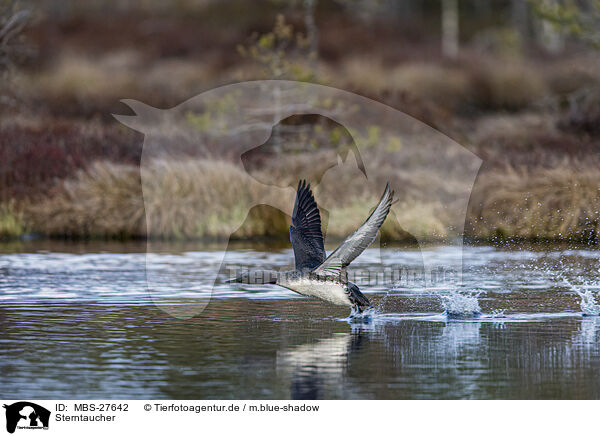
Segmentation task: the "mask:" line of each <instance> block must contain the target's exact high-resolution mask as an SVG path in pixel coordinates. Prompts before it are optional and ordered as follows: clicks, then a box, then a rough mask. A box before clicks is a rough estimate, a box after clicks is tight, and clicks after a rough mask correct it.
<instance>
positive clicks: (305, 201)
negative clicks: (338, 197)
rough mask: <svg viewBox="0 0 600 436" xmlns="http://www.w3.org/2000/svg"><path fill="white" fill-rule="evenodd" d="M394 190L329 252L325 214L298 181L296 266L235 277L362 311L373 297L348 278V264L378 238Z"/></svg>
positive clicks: (294, 234)
mask: <svg viewBox="0 0 600 436" xmlns="http://www.w3.org/2000/svg"><path fill="white" fill-rule="evenodd" d="M393 196H394V193H393V191H391V190H390V187H389V185H388V186H386V188H385V191H384V193H383V196H382V197H381V200H380V201H379V204H378V205H377V207H376V208H375V210H374V211H373V212H372V213H371V215H370V216H369V218H367V220H366V221H365V222H364V224H363V225H362V226H360V227H359V228H358V229H357V230H356V231H355V232H354V233H352V234H351V235H350V236H348V237H347V238H346V239H345V240H344V242H342V243H341V244H340V246H339V247H338V248H337V249H336V250H335V251H333V252H332V253H331V254H330V255H329V256H326V253H325V248H324V244H323V234H322V232H321V215H320V213H319V208H318V207H317V203H316V202H315V199H314V197H313V195H312V192H311V190H310V185H307V184H306V182H304V181H301V182H300V183H299V184H298V190H297V194H296V203H295V204H294V212H293V214H292V226H291V227H290V241H291V242H292V247H293V249H294V259H295V269H294V270H292V271H286V272H276V271H251V272H248V273H244V274H242V275H240V276H238V277H237V278H236V279H234V280H233V281H235V282H240V283H252V284H266V283H269V284H277V285H279V286H283V287H284V288H287V289H290V290H292V291H294V292H296V293H298V294H302V295H306V296H309V297H316V298H319V299H321V300H324V301H327V302H329V303H333V304H336V305H340V306H349V307H352V308H353V309H354V310H356V311H357V312H362V311H363V310H364V309H366V308H368V307H370V305H371V304H370V303H369V300H368V299H367V297H365V296H364V295H363V294H362V292H360V290H359V288H358V286H357V285H356V284H354V283H352V282H350V281H348V275H347V271H346V268H347V266H348V265H350V263H351V262H352V261H353V260H354V259H355V258H356V257H358V255H360V254H361V253H362V252H363V251H364V250H365V249H366V248H367V247H368V246H369V245H371V243H372V242H373V241H374V240H375V237H376V236H377V232H378V231H379V228H380V227H381V226H382V224H383V222H384V221H385V218H386V217H387V215H388V213H389V211H390V208H391V205H392V201H393Z"/></svg>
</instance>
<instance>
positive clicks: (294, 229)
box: [290, 180, 325, 270]
mask: <svg viewBox="0 0 600 436" xmlns="http://www.w3.org/2000/svg"><path fill="white" fill-rule="evenodd" d="M290 240H291V242H292V247H293V248H294V258H295V262H296V269H297V270H306V269H311V270H312V269H314V268H316V267H317V266H319V265H320V264H321V263H322V262H323V261H324V260H325V247H324V246H323V233H322V232H321V215H320V213H319V208H318V207H317V203H316V202H315V198H314V197H313V194H312V192H311V190H310V185H307V184H306V181H304V180H302V181H300V182H299V183H298V191H297V193H296V203H295V204H294V212H293V213H292V225H291V227H290Z"/></svg>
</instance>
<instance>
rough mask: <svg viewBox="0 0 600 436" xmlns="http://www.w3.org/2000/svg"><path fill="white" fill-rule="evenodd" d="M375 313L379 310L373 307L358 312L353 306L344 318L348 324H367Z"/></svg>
mask: <svg viewBox="0 0 600 436" xmlns="http://www.w3.org/2000/svg"><path fill="white" fill-rule="evenodd" d="M377 313H379V312H378V311H377V309H375V308H374V307H369V308H368V309H366V310H363V311H362V312H359V311H358V310H357V309H355V308H354V307H353V308H352V309H351V312H350V315H348V318H346V321H348V322H349V323H350V324H368V323H370V322H371V320H372V319H373V317H374V316H375V315H376V314H377Z"/></svg>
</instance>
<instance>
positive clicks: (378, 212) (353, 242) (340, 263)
mask: <svg viewBox="0 0 600 436" xmlns="http://www.w3.org/2000/svg"><path fill="white" fill-rule="evenodd" d="M393 198H394V191H392V190H390V185H389V183H388V184H387V185H386V187H385V191H384V192H383V195H382V196H381V200H379V204H378V205H377V207H376V208H375V210H374V211H373V212H372V213H371V215H370V216H369V218H367V220H366V221H365V222H364V224H363V225H362V226H360V227H359V228H358V229H357V230H356V231H355V232H354V233H352V234H351V235H350V236H348V237H347V238H346V239H345V240H344V242H342V243H341V244H340V246H339V247H338V248H336V250H335V251H334V252H333V253H331V254H330V255H329V257H328V258H327V259H326V260H325V261H324V262H323V263H322V264H321V265H319V266H318V267H317V268H315V270H314V272H315V273H316V274H317V275H319V276H325V277H333V278H336V279H341V280H342V281H346V280H347V276H346V267H347V266H348V265H350V262H352V261H353V260H354V259H356V257H358V255H359V254H360V253H362V252H363V251H364V250H365V248H367V247H368V246H369V245H371V243H372V242H373V241H374V240H375V238H376V237H377V232H378V231H379V228H380V227H381V225H382V224H383V222H384V221H385V219H386V217H387V215H388V213H389V212H390V208H391V207H392V202H393Z"/></svg>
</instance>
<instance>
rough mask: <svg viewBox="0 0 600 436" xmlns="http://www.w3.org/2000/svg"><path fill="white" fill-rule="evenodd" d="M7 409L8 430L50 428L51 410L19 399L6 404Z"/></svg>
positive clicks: (12, 431) (11, 431)
mask: <svg viewBox="0 0 600 436" xmlns="http://www.w3.org/2000/svg"><path fill="white" fill-rule="evenodd" d="M4 408H5V409H6V431H8V432H9V433H14V432H15V430H16V429H27V430H36V429H44V430H46V429H48V424H49V421H50V411H49V410H48V409H46V408H44V407H42V406H39V405H37V404H35V403H30V402H28V401H19V402H17V403H13V404H11V405H6V404H5V405H4Z"/></svg>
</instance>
